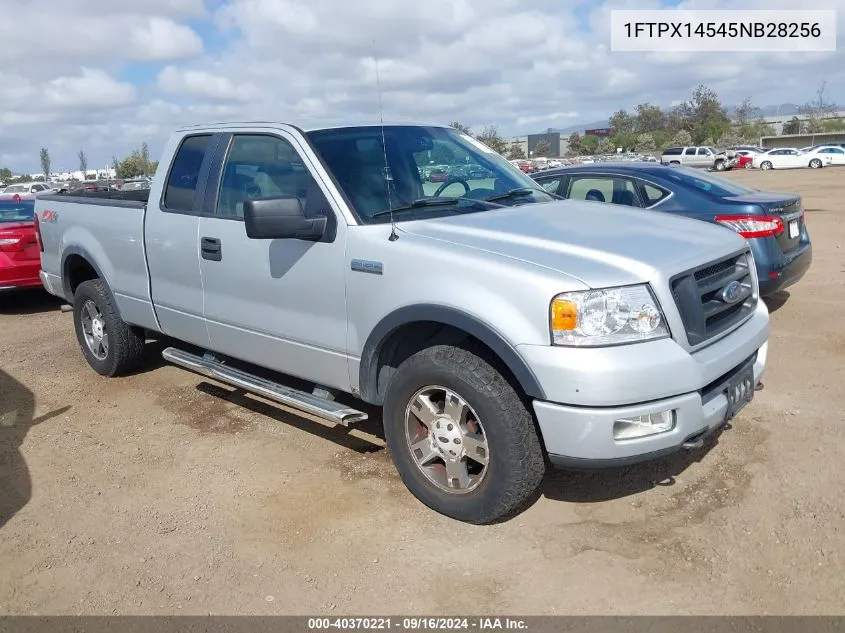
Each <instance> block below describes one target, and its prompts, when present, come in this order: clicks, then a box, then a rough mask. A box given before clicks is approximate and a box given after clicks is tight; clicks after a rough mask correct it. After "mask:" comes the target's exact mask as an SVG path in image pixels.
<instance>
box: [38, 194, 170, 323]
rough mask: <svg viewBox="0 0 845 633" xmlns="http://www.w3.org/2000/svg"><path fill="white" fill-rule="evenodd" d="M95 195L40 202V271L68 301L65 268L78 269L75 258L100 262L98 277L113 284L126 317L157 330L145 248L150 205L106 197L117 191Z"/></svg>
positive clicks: (45, 198)
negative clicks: (147, 206) (62, 285)
mask: <svg viewBox="0 0 845 633" xmlns="http://www.w3.org/2000/svg"><path fill="white" fill-rule="evenodd" d="M92 193H96V194H99V195H81V196H80V195H73V196H70V195H66V194H54V195H47V196H40V197H38V198H37V199H36V202H35V212H36V213H37V214H38V217H39V220H40V230H41V240H42V242H43V245H44V252H43V253H42V254H41V269H42V271H44V273H45V274H46V275H47V276H48V281H49V282H50V283H53V284H55V285H57V286H58V288H56V290H60V291H62V292H61V294H62V295H63V296H65V298H66V299H69V297H67V296H66V295H67V292H66V291H67V288H62V287H61V284H62V280H63V279H67V273H68V271H67V270H66V268H67V267H68V266H72V265H74V258H73V256H74V255H78V256H80V257H81V258H85V260H87V261H88V262H96V265H97V267H98V268H99V269H100V270H98V271H97V274H98V276H100V277H102V278H104V279H107V280H108V282H109V286H110V288H111V290H112V292H113V294H114V298H115V301H116V303H117V305H118V309H119V310H120V313H121V315H123V318H124V319H125V320H126V321H127V322H129V323H137V324H139V325H144V326H148V325H150V326H154V325H155V320H154V318H151V316H152V304H151V302H150V294H149V275H148V271H147V259H146V254H145V249H144V215H145V213H146V209H145V207H146V202H144V201H143V200H131V199H126V198H125V197H124V198H116V197H113V195H107V196H106V195H103V194H113V192H92ZM114 193H120V192H114ZM126 193H133V194H138V193H144V194H148V193H149V192H146V191H143V192H126Z"/></svg>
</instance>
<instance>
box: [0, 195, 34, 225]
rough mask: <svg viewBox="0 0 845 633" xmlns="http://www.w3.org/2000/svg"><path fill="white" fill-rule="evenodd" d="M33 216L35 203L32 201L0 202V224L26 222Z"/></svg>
mask: <svg viewBox="0 0 845 633" xmlns="http://www.w3.org/2000/svg"><path fill="white" fill-rule="evenodd" d="M34 215H35V203H34V202H32V201H26V200H24V201H22V202H5V201H0V223H4V222H27V221H29V220H31V219H32V218H33V217H34Z"/></svg>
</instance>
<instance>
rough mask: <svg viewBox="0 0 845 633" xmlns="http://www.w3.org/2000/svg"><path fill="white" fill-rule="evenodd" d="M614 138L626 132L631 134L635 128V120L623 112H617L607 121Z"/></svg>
mask: <svg viewBox="0 0 845 633" xmlns="http://www.w3.org/2000/svg"><path fill="white" fill-rule="evenodd" d="M608 123H609V124H610V128H611V130H613V134H614V136H615V135H617V134H623V133H626V132H633V131H634V129H635V128H636V124H637V122H636V119H635V118H634V117H632V116H631V115H630V114H628V113H627V112H626V111H625V110H617V111H616V112H614V113H613V114H612V115H610V119H609V120H608Z"/></svg>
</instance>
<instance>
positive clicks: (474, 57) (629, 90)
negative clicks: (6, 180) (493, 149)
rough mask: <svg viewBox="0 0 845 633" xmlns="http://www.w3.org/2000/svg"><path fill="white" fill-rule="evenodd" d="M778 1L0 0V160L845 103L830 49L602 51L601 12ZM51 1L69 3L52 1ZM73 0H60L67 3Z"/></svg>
mask: <svg viewBox="0 0 845 633" xmlns="http://www.w3.org/2000/svg"><path fill="white" fill-rule="evenodd" d="M670 5H671V6H679V7H682V8H699V9H714V8H743V9H746V8H747V9H751V8H769V9H771V8H792V7H797V6H798V5H797V4H796V3H795V2H793V1H787V0H709V1H707V2H704V1H700V0H688V1H686V2H678V1H677V0H662V2H661V0H639V1H637V0H628V1H626V0H608V1H606V2H601V1H600V0H423V1H420V0H139V1H137V2H120V0H73V2H70V0H67V1H65V0H58V1H57V0H49V1H48V0H0V42H2V45H1V46H0V81H2V86H3V98H2V99H0V166H8V167H9V168H11V169H12V170H13V171H15V172H26V171H40V169H39V160H38V152H39V148H40V147H48V148H49V149H50V152H51V155H52V157H53V170H54V171H59V170H64V169H76V168H78V161H77V159H76V154H77V152H78V151H79V149H80V148H83V149H85V151H86V152H87V154H88V156H89V167H92V168H93V167H100V166H103V167H104V166H106V165H107V164H110V162H111V157H112V155H116V156H117V157H118V158H122V157H123V156H124V155H126V154H127V153H128V152H129V151H130V150H131V149H132V148H133V147H137V146H138V145H139V144H140V143H141V142H142V141H145V140H146V141H147V142H148V143H149V145H150V148H151V151H152V153H153V154H154V155H156V154H157V153H158V151H159V150H160V149H161V147H162V145H163V142H164V140H165V139H166V137H167V135H168V134H169V133H170V132H171V131H172V130H173V128H174V127H176V126H179V125H181V124H186V123H202V122H206V121H220V120H259V119H260V120H285V121H292V122H295V121H297V120H302V119H311V120H313V119H318V118H325V117H332V118H352V119H356V120H360V119H377V116H378V114H377V113H378V110H377V108H378V99H377V91H376V81H375V73H374V63H373V59H374V57H377V58H378V59H379V71H380V72H379V75H380V79H381V87H382V91H383V107H384V113H385V118H387V119H400V118H402V119H404V118H413V119H417V120H424V121H432V122H443V123H446V122H448V121H451V120H454V119H457V120H460V121H462V122H466V123H468V124H470V125H473V126H476V127H480V126H483V125H486V124H490V123H495V124H497V125H498V126H499V129H500V131H501V132H502V133H504V134H505V135H513V134H520V133H526V132H532V131H542V130H544V129H545V128H547V127H566V126H569V125H573V124H577V123H580V122H589V121H594V120H596V119H600V118H602V117H604V116H606V115H608V114H610V113H611V112H613V111H614V110H616V109H618V108H619V107H626V108H631V107H633V106H634V105H636V104H637V103H640V102H642V101H651V102H652V103H658V104H661V105H665V104H670V103H673V102H677V101H678V100H680V99H683V98H686V97H687V96H688V95H689V93H690V92H691V90H692V88H693V87H694V86H695V85H696V84H698V83H706V84H708V85H710V86H711V87H713V88H715V89H716V90H717V91H718V92H719V93H720V95H721V96H722V97H723V99H724V101H725V102H729V103H734V102H739V101H740V100H741V99H742V98H744V97H746V96H752V97H753V98H754V100H755V102H756V103H758V104H759V105H765V104H770V103H780V102H786V101H791V102H797V103H803V102H805V101H807V100H808V99H809V98H811V97H812V96H813V94H814V92H815V90H816V88H817V87H818V85H819V84H820V83H821V82H822V81H823V80H827V82H828V94H829V96H830V97H831V98H832V99H834V100H835V101H837V102H838V103H840V104H842V103H845V63H843V61H845V37H843V34H845V0H805V1H804V2H803V3H801V6H803V7H805V8H819V9H822V8H836V9H838V10H839V14H838V20H839V24H838V30H839V34H840V36H839V38H838V42H839V43H838V46H839V49H840V50H839V52H836V53H803V54H753V53H750V54H727V53H719V54H703V53H696V54H674V55H667V54H660V55H658V54H648V53H613V52H611V51H610V50H609V49H610V36H609V24H610V18H609V15H610V13H609V12H610V9H611V8H637V9H649V8H659V7H661V6H670ZM65 7H66V8H65ZM71 7H72V8H71Z"/></svg>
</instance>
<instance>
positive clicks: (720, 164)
mask: <svg viewBox="0 0 845 633" xmlns="http://www.w3.org/2000/svg"><path fill="white" fill-rule="evenodd" d="M713 168H714V169H715V170H716V171H725V161H723V160H717V161H716V164H715V165H713Z"/></svg>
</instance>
